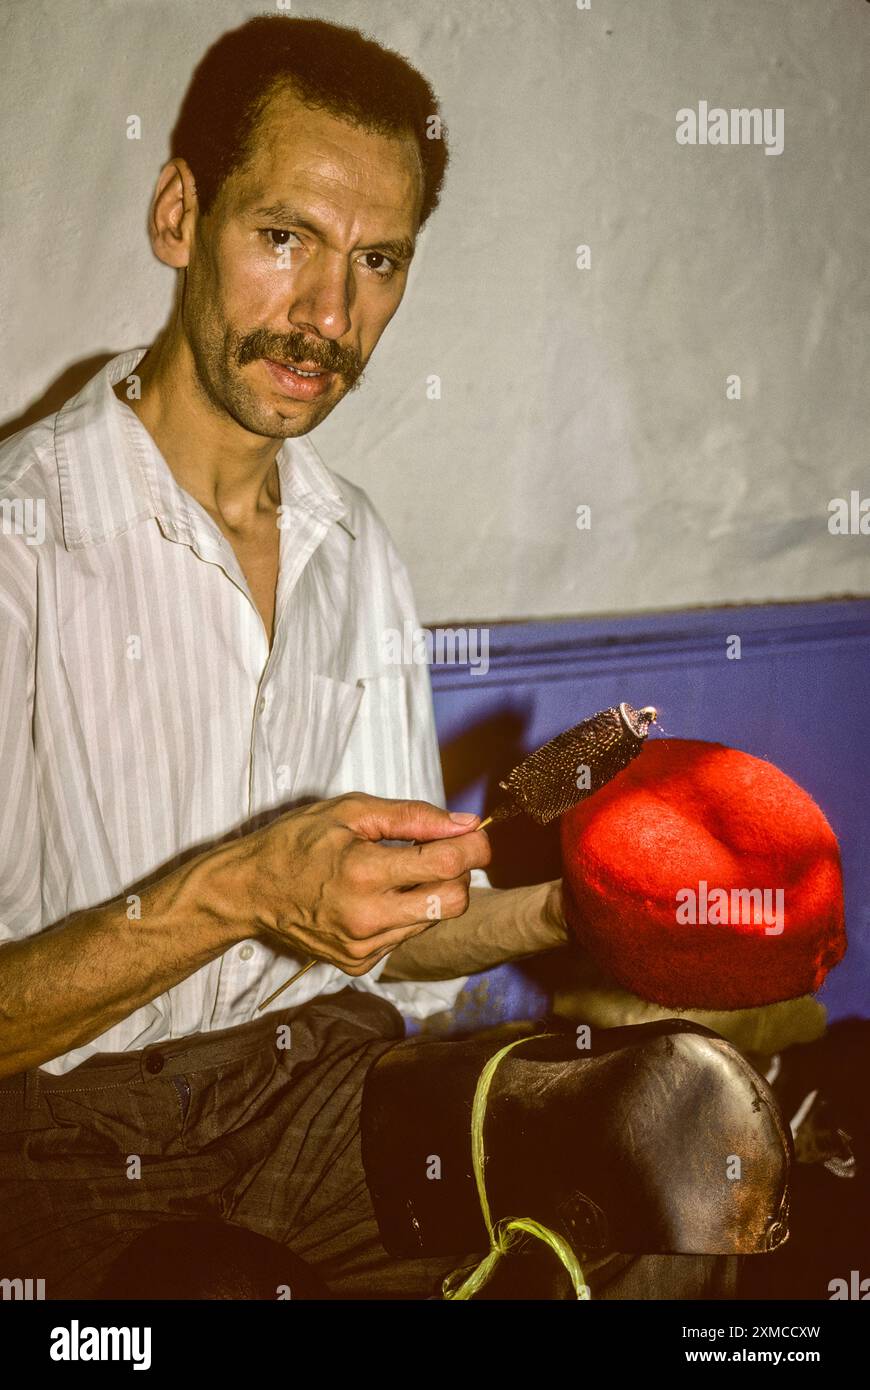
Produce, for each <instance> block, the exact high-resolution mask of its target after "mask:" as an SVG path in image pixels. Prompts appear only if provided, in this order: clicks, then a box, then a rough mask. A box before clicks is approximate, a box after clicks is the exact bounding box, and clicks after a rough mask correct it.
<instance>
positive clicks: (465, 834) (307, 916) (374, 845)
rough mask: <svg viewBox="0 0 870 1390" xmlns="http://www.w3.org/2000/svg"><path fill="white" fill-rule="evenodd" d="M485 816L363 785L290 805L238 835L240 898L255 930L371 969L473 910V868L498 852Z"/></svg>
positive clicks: (354, 969) (352, 967)
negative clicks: (483, 827) (480, 827)
mask: <svg viewBox="0 0 870 1390" xmlns="http://www.w3.org/2000/svg"><path fill="white" fill-rule="evenodd" d="M478 820H479V817H477V816H470V817H464V816H463V817H462V818H461V819H460V820H459V821H456V820H454V819H453V818H452V817H451V813H450V812H448V811H443V810H440V809H439V808H438V807H437V806H433V805H431V804H430V803H429V802H426V801H397V800H388V799H386V798H381V797H375V796H368V795H366V794H365V793H362V792H354V793H351V794H350V795H347V796H340V797H334V798H333V799H332V800H331V801H321V802H317V803H315V804H314V805H312V806H307V807H304V808H302V809H301V810H297V811H290V812H288V813H287V814H286V815H284V816H281V817H280V818H278V819H277V820H274V821H272V822H271V823H270V824H269V825H268V826H266V827H265V828H264V829H262V830H259V831H255V832H253V833H252V834H250V835H247V836H245V837H244V838H243V839H241V840H238V841H236V842H235V844H234V846H233V848H234V850H235V851H236V853H237V855H238V856H239V858H238V859H237V861H236V863H237V868H238V871H239V877H238V878H236V876H235V873H234V875H233V877H234V879H235V885H234V889H235V891H236V892H237V893H239V894H240V895H241V896H242V898H243V902H238V903H237V906H238V907H243V908H244V909H245V910H244V915H245V917H246V918H247V919H248V920H251V919H253V930H254V931H259V932H262V933H264V934H265V935H267V936H270V937H272V938H278V940H279V941H280V942H281V943H282V944H283V945H284V946H289V947H291V948H292V949H293V951H294V953H295V954H296V955H299V956H306V955H307V956H316V957H317V959H318V960H324V961H328V962H329V963H330V964H331V965H335V966H337V967H338V968H339V969H340V970H343V971H344V973H345V974H346V975H365V974H366V973H367V972H368V971H369V970H371V969H372V967H373V966H374V965H376V964H377V962H378V961H379V960H380V959H381V957H382V956H384V955H387V953H388V952H390V951H392V950H393V949H395V948H396V947H397V946H400V945H401V944H402V942H404V941H407V940H408V939H409V938H410V937H413V936H418V935H419V934H420V933H421V932H424V931H426V930H427V929H428V928H429V927H431V926H433V925H434V923H435V922H437V921H439V920H443V919H445V918H450V917H459V916H461V915H462V914H463V913H464V912H465V910H466V908H467V907H468V891H469V882H470V870H471V869H474V868H483V867H484V866H485V865H486V864H488V863H489V859H490V844H489V838H488V836H487V835H485V834H484V833H483V832H482V831H481V832H478V831H476V830H475V829H474V826H475V825H476V824H477V822H478ZM382 840H407V841H423V842H424V843H419V844H412V843H409V844H407V845H386V844H381V843H379V841H382Z"/></svg>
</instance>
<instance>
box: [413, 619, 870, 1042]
mask: <svg viewBox="0 0 870 1390" xmlns="http://www.w3.org/2000/svg"><path fill="white" fill-rule="evenodd" d="M457 626H458V625H457ZM733 635H736V636H738V637H739V638H740V640H741V656H740V659H739V660H729V659H728V658H727V643H728V639H729V638H730V637H731V636H733ZM489 643H490V650H489V670H488V672H487V673H486V674H476V673H474V672H473V670H472V669H471V668H470V667H469V666H451V665H446V664H440V665H439V664H433V665H432V667H431V675H432V687H433V693H434V699H435V711H436V719H437V723H438V732H439V737H440V741H441V749H442V758H443V763H444V776H445V784H446V788H447V799H448V804H449V806H450V807H451V808H452V809H462V810H475V811H483V810H484V809H485V808H489V807H491V806H492V805H493V804H494V802H495V801H496V799H497V797H498V787H497V783H498V780H499V778H500V777H502V776H504V775H505V773H506V772H508V771H509V770H510V768H511V767H512V766H514V764H515V763H516V762H518V761H519V759H520V758H521V757H522V756H523V754H524V753H526V752H529V751H530V750H531V749H533V748H535V747H537V746H538V745H539V744H541V743H544V742H545V741H546V740H547V739H549V738H552V737H553V735H554V734H556V733H559V732H560V731H561V730H562V729H565V728H568V727H569V726H570V725H572V724H576V723H578V722H579V721H580V720H581V719H584V718H586V717H587V716H588V715H589V714H592V713H593V712H594V711H595V710H598V709H603V708H604V707H606V706H608V705H615V704H618V703H619V701H620V700H628V701H629V702H630V703H631V704H633V705H638V706H640V705H646V704H653V705H655V706H656V707H657V708H658V710H659V722H660V727H661V728H662V730H663V731H664V733H666V734H668V735H671V736H673V737H676V738H699V739H708V740H712V741H716V742H720V743H726V744H730V745H732V746H733V747H735V748H742V749H744V750H745V751H746V752H747V753H753V754H755V755H756V756H757V757H761V758H766V759H768V761H770V762H772V763H775V764H776V765H777V766H778V767H780V768H782V769H783V771H785V772H787V773H788V774H789V776H790V777H793V778H794V780H795V781H796V782H799V783H800V785H801V786H802V787H805V788H806V790H807V791H808V792H810V794H811V795H812V796H813V797H815V799H816V801H817V802H818V803H819V805H820V806H821V807H822V810H823V811H824V812H825V815H826V816H827V818H828V820H829V821H830V823H831V825H832V826H833V828H834V830H835V832H836V834H837V836H838V837H839V840H840V846H841V850H842V856H843V871H844V879H845V891H846V925H847V930H848V934H849V949H848V952H847V954H846V958H845V960H844V961H843V963H842V964H841V965H840V966H839V967H838V968H837V969H836V970H835V971H833V972H832V974H831V975H830V976H829V977H828V979H827V981H826V982H825V985H824V987H823V989H822V991H821V993H820V996H819V997H820V998H821V999H822V1000H823V1001H824V1003H825V1004H826V1005H827V1007H828V1009H829V1012H830V1016H831V1019H832V1020H833V1019H835V1018H839V1017H844V1016H848V1015H856V1014H857V1015H861V1016H863V1017H867V1016H870V988H868V984H870V854H868V839H870V836H868V828H870V757H868V751H867V750H868V738H870V735H868V725H870V601H868V600H865V599H853V600H845V601H842V602H835V603H809V604H781V605H770V606H765V607H749V608H724V609H716V610H706V611H703V612H700V611H698V612H683V613H667V614H656V615H651V616H645V617H631V618H612V619H607V620H595V621H570V622H564V621H559V622H534V623H510V624H502V625H496V626H492V627H491V628H490V629H489ZM559 873H560V867H559V856H558V841H557V832H556V830H555V827H548V828H547V829H546V830H541V829H539V828H538V827H536V826H534V825H532V824H531V823H530V822H529V821H528V820H527V819H525V818H519V819H517V820H515V821H508V822H504V823H503V824H500V825H499V826H498V827H497V828H496V829H495V830H494V831H493V865H492V869H491V872H490V877H491V880H492V882H493V884H494V885H495V886H497V887H509V886H511V885H513V884H517V883H535V882H539V881H541V880H543V879H544V878H555V877H558V875H559ZM479 981H480V977H478V980H477V981H476V982H475V983H478V984H479ZM487 986H488V987H487V989H486V990H485V991H481V990H480V989H477V990H476V992H475V994H474V1002H473V1007H472V1001H471V991H470V990H469V1001H468V1006H467V1007H465V1005H464V1002H463V1000H462V999H460V1004H459V1008H458V1010H457V1017H456V1021H457V1025H459V1026H460V1027H461V1026H462V1025H463V1024H465V1025H468V1026H479V1027H483V1026H486V1025H488V1024H489V1023H493V1022H496V1021H498V1020H500V1019H503V1018H519V1017H535V1016H538V1015H540V1014H541V1013H542V1012H544V1011H545V1009H546V998H545V996H544V994H543V993H542V991H541V988H540V986H539V985H538V984H536V982H535V979H534V970H532V971H529V970H528V969H527V968H525V967H522V966H503V967H501V968H500V969H499V970H497V971H490V972H488V979H487ZM482 993H483V995H484V996H485V1000H486V1001H488V1002H487V1003H486V1004H485V1006H484V1007H483V1008H482V1009H481V994H482Z"/></svg>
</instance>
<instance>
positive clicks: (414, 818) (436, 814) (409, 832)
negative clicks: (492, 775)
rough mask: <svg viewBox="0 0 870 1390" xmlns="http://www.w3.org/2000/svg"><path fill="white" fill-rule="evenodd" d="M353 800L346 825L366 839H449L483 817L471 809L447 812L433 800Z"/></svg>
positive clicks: (364, 798)
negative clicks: (434, 804) (434, 803)
mask: <svg viewBox="0 0 870 1390" xmlns="http://www.w3.org/2000/svg"><path fill="white" fill-rule="evenodd" d="M350 802H351V804H350V806H349V807H348V809H347V811H346V812H345V824H346V825H347V826H348V828H349V829H351V830H354V831H355V832H356V833H357V834H358V835H361V836H362V837H363V838H364V839H366V840H449V839H452V838H453V837H454V836H462V835H465V834H467V833H468V830H469V829H470V828H471V827H473V826H475V825H477V823H478V821H479V820H480V817H479V816H477V815H474V814H473V813H472V812H470V811H445V810H443V809H442V808H441V807H440V806H433V805H432V803H431V802H429V801H398V800H397V801H391V800H389V799H388V798H387V797H378V796H361V797H359V799H358V800H357V798H355V797H354V798H351V799H350Z"/></svg>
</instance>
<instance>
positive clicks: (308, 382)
mask: <svg viewBox="0 0 870 1390" xmlns="http://www.w3.org/2000/svg"><path fill="white" fill-rule="evenodd" d="M263 361H264V363H265V365H266V369H267V371H268V373H269V375H270V376H271V378H272V380H273V382H274V383H275V385H276V386H277V387H278V389H279V390H280V391H281V393H282V395H285V396H289V397H290V398H291V399H292V400H294V401H313V400H314V399H315V397H317V396H322V395H323V392H324V391H326V390H327V389H328V387H329V385H330V384H331V382H332V378H333V375H334V373H332V372H328V371H325V370H324V368H323V367H318V365H317V363H316V362H294V363H293V364H292V365H288V364H287V363H284V362H276V361H275V360H274V359H273V358H271V357H264V358H263ZM302 372H317V373H318V375H317V376H302V375H300V373H302Z"/></svg>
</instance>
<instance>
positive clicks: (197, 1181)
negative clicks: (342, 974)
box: [0, 988, 737, 1299]
mask: <svg viewBox="0 0 870 1390" xmlns="http://www.w3.org/2000/svg"><path fill="white" fill-rule="evenodd" d="M288 1029H289V1032H288ZM403 1033H404V1028H403V1024H402V1020H401V1017H400V1015H399V1014H398V1012H397V1011H396V1010H395V1009H394V1008H393V1007H392V1005H391V1004H388V1003H387V1002H386V1001H385V1000H382V999H379V998H377V997H376V996H374V995H371V994H367V993H364V992H362V991H359V990H354V989H350V988H348V989H345V990H342V991H341V992H340V993H339V994H334V995H328V996H324V997H321V998H318V999H314V1000H311V1001H309V1002H308V1003H307V1004H304V1005H302V1006H301V1008H297V1009H290V1010H286V1011H281V1012H279V1013H272V1014H269V1015H267V1016H266V1017H265V1018H263V1019H260V1020H257V1021H255V1022H253V1023H249V1024H245V1025H243V1026H241V1027H237V1028H231V1029H225V1030H223V1031H221V1032H214V1033H207V1034H197V1035H195V1036H192V1037H187V1038H180V1039H177V1040H176V1041H173V1042H169V1043H165V1044H160V1045H158V1046H156V1047H153V1048H147V1049H145V1050H144V1051H141V1052H127V1053H113V1054H101V1055H100V1056H98V1057H95V1058H93V1059H91V1060H89V1061H88V1062H86V1063H84V1064H82V1065H81V1066H79V1067H77V1068H75V1069H74V1070H73V1071H71V1072H68V1073H66V1074H65V1075H63V1076H52V1075H50V1074H49V1073H47V1072H42V1071H39V1070H38V1069H35V1070H33V1071H30V1072H26V1073H22V1074H21V1075H20V1076H16V1077H12V1078H8V1079H6V1080H0V1278H9V1279H13V1278H21V1279H26V1278H32V1279H34V1280H36V1279H44V1280H45V1292H46V1297H47V1298H50V1299H52V1298H54V1299H61V1298H82V1299H88V1298H93V1297H95V1296H96V1295H97V1293H98V1291H99V1289H100V1286H101V1284H102V1282H103V1280H104V1278H105V1277H106V1275H107V1273H108V1272H109V1270H110V1268H111V1266H112V1265H113V1263H114V1261H115V1260H116V1259H117V1258H118V1257H119V1256H120V1255H121V1254H122V1252H123V1251H124V1250H126V1249H127V1247H128V1246H129V1245H130V1244H131V1242H132V1241H133V1240H135V1239H136V1238H137V1237H138V1236H140V1235H142V1234H144V1233H145V1232H147V1231H149V1230H151V1229H153V1228H154V1227H156V1226H159V1225H162V1224H164V1223H166V1222H170V1221H185V1220H191V1219H203V1218H211V1219H214V1218H217V1219H219V1220H222V1221H225V1222H229V1223H231V1224H233V1225H236V1226H241V1227H244V1228H246V1229H247V1230H250V1231H254V1232H256V1233H258V1234H260V1235H263V1236H267V1237H269V1238H270V1239H272V1240H274V1241H277V1242H278V1243H279V1244H281V1245H284V1246H286V1247H287V1248H288V1249H289V1250H292V1251H293V1252H294V1254H296V1255H298V1256H301V1257H302V1258H303V1259H304V1260H306V1261H307V1262H308V1263H309V1264H310V1265H312V1266H313V1267H314V1269H315V1270H316V1272H317V1274H318V1275H319V1276H320V1277H321V1278H322V1279H323V1280H324V1281H325V1282H326V1284H327V1285H328V1286H329V1288H330V1289H331V1291H332V1293H333V1295H334V1296H336V1297H339V1298H352V1299H390V1298H427V1297H433V1296H434V1297H437V1296H438V1295H439V1292H440V1286H441V1280H442V1279H443V1277H444V1275H445V1274H447V1273H448V1272H449V1271H451V1270H452V1269H454V1268H455V1267H456V1266H457V1265H462V1264H467V1263H469V1261H470V1260H472V1259H473V1258H474V1255H475V1253H476V1254H477V1255H478V1256H479V1255H481V1254H482V1253H483V1252H466V1253H464V1254H457V1255H456V1256H455V1257H451V1258H443V1257H441V1258H431V1259H413V1260H401V1259H396V1258H394V1257H392V1256H390V1255H388V1254H387V1252H386V1250H385V1249H384V1248H383V1246H382V1245H381V1242H380V1238H379V1235H378V1228H377V1223H376V1221H375V1215H374V1210H373V1207H372V1203H371V1198H370V1196H369V1192H368V1187H367V1185H366V1180H365V1172H364V1169H363V1164H362V1155H361V1149H360V1137H359V1112H360V1104H361V1099H362V1089H363V1083H364V1081H365V1077H366V1073H367V1072H368V1069H369V1068H370V1067H371V1066H373V1065H374V1063H375V1062H376V1061H377V1060H378V1058H379V1057H380V1056H381V1055H382V1054H383V1053H384V1052H385V1051H387V1050H388V1049H389V1048H390V1047H392V1046H393V1045H394V1043H396V1042H397V1041H399V1040H400V1039H401V1038H402V1037H403ZM461 1045H462V1044H461V1043H457V1044H456V1046H461ZM419 1046H421V1047H425V1046H427V1044H426V1043H425V1042H421V1043H420V1044H419ZM531 1214H533V1213H531ZM736 1268H737V1262H736V1260H735V1259H733V1258H720V1257H716V1256H691V1255H676V1256H639V1257H638V1256H623V1255H611V1256H608V1257H607V1258H605V1259H603V1260H600V1261H598V1262H596V1264H595V1265H594V1266H588V1267H584V1273H585V1274H586V1277H587V1282H588V1284H589V1286H590V1289H591V1294H592V1297H593V1298H650V1299H660V1298H665V1299H668V1298H692V1299H697V1298H730V1297H734V1294H735V1284H736ZM288 1282H289V1283H290V1284H291V1287H292V1280H288ZM153 1296H154V1297H155V1298H159V1297H160V1296H161V1295H160V1290H159V1289H155V1290H154V1293H153ZM276 1296H277V1292H276Z"/></svg>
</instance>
